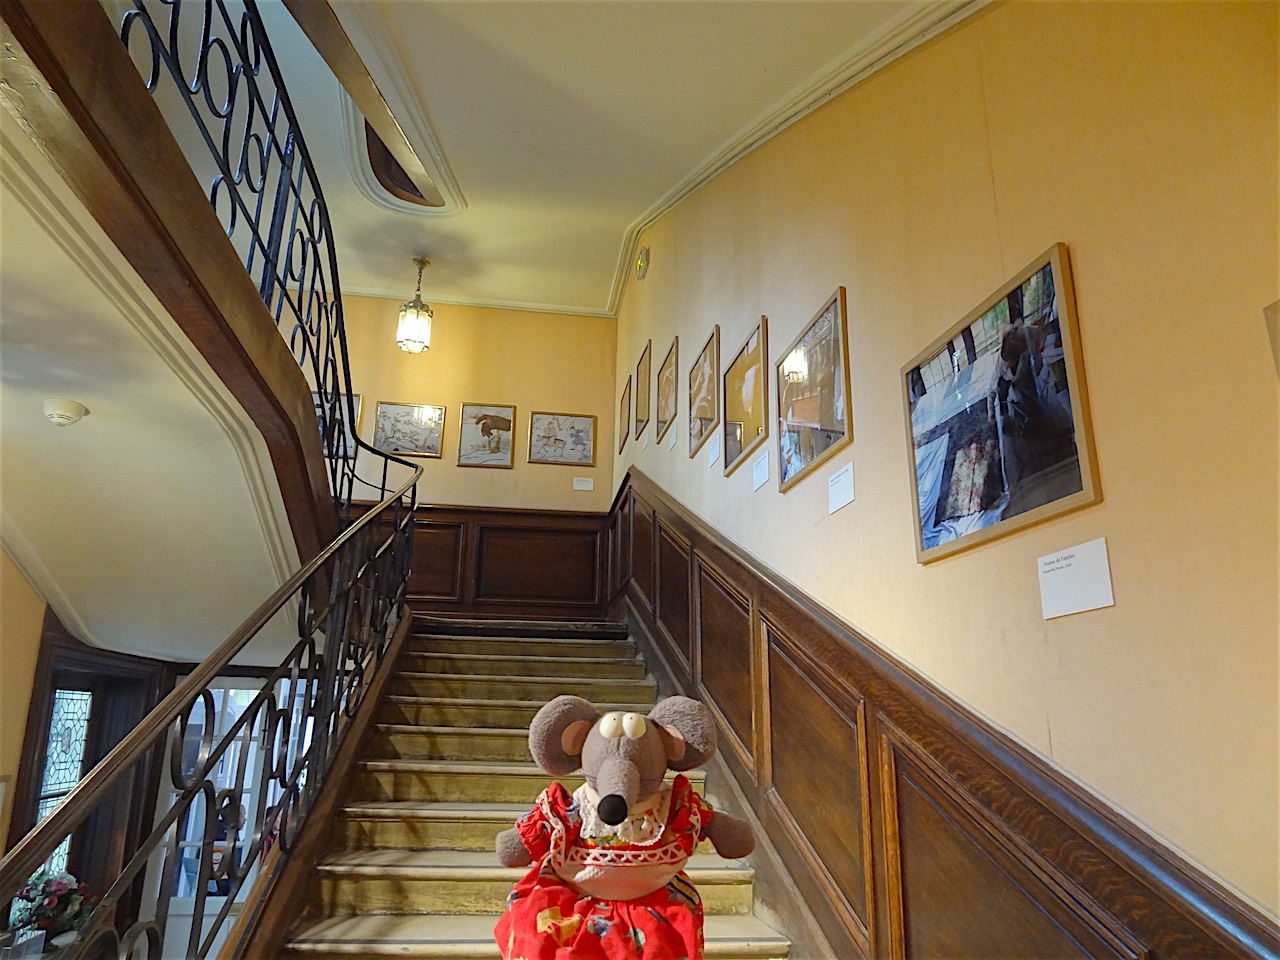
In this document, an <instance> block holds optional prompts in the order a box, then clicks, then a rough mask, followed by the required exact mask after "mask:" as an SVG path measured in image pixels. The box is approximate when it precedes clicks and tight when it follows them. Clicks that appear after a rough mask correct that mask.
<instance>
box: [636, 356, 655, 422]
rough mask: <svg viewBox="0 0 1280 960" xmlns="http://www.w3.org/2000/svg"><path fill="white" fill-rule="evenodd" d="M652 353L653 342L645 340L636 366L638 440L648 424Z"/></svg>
mask: <svg viewBox="0 0 1280 960" xmlns="http://www.w3.org/2000/svg"><path fill="white" fill-rule="evenodd" d="M652 352H653V341H652V340H646V341H645V344H644V352H643V353H641V354H640V362H639V363H637V364H636V439H637V440H639V439H640V434H642V433H644V428H645V425H646V424H648V422H649V381H650V380H651V379H652V378H651V377H650V376H649V374H650V372H651V354H652Z"/></svg>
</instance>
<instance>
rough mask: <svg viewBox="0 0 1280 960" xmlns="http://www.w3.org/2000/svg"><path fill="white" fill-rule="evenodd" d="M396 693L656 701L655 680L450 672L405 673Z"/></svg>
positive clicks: (540, 700) (395, 685)
mask: <svg viewBox="0 0 1280 960" xmlns="http://www.w3.org/2000/svg"><path fill="white" fill-rule="evenodd" d="M391 692H392V693H393V694H397V695H401V696H405V695H407V696H416V697H461V698H463V699H464V700H483V699H489V698H492V699H506V700H532V701H535V702H537V703H539V704H542V703H546V702H547V701H548V700H550V699H552V698H553V697H557V696H559V695H560V694H562V693H571V694H574V695H576V696H579V697H586V698H587V699H588V700H591V701H593V702H594V701H596V700H635V699H639V700H641V701H646V700H653V699H654V698H655V697H656V696H657V692H658V685H657V683H655V682H654V681H653V680H652V679H650V678H646V679H643V680H612V679H606V680H594V679H591V678H584V677H548V678H544V677H529V676H519V675H517V676H471V677H462V676H455V675H453V674H448V673H401V674H399V675H398V676H396V677H395V678H394V679H393V680H392V691H391Z"/></svg>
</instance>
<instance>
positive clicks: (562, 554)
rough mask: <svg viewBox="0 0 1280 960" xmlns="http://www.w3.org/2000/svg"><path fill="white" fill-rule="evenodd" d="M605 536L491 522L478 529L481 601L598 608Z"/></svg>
mask: <svg viewBox="0 0 1280 960" xmlns="http://www.w3.org/2000/svg"><path fill="white" fill-rule="evenodd" d="M599 552H600V535H599V533H598V532H596V531H592V530H550V529H545V528H538V529H531V528H529V527H505V526H494V525H490V524H484V525H481V526H480V527H479V528H478V530H477V545H476V553H477V557H476V595H475V596H476V601H477V602H485V601H489V602H502V603H506V602H512V601H514V602H523V603H529V602H532V601H533V600H535V599H541V600H545V601H548V602H553V603H580V604H587V605H592V606H594V605H596V604H597V603H598V602H599V599H600V598H599V584H598V583H597V582H596V577H595V574H596V571H597V569H598V567H599V564H600V557H599Z"/></svg>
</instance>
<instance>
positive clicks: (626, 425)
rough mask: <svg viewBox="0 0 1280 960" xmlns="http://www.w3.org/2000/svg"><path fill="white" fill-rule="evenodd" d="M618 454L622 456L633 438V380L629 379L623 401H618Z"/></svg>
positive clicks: (624, 389) (623, 393)
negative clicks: (619, 438)
mask: <svg viewBox="0 0 1280 960" xmlns="http://www.w3.org/2000/svg"><path fill="white" fill-rule="evenodd" d="M618 436H620V437H621V438H622V439H621V440H619V441H618V453H619V454H621V453H622V451H623V449H624V448H625V447H626V445H627V438H628V437H630V436H631V378H630V377H627V385H626V386H625V387H623V388H622V399H620V400H619V401H618Z"/></svg>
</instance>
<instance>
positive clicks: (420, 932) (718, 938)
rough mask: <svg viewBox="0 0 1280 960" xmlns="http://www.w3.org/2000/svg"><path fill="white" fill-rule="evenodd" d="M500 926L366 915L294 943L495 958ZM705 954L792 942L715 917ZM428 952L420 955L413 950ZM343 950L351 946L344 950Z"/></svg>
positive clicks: (747, 920) (762, 926) (330, 921)
mask: <svg viewBox="0 0 1280 960" xmlns="http://www.w3.org/2000/svg"><path fill="white" fill-rule="evenodd" d="M497 922H498V917H497V915H496V914H489V915H479V916H476V915H472V916H452V915H445V914H397V913H382V914H362V915H357V916H334V917H326V918H325V919H323V920H320V921H318V922H316V923H314V924H312V925H311V926H309V927H306V928H305V929H303V930H301V931H300V932H299V933H298V934H296V935H295V936H294V937H293V938H292V939H291V940H290V942H289V944H288V945H289V947H291V948H292V949H294V950H297V951H305V950H308V949H310V950H312V951H316V952H319V951H321V950H330V951H332V952H348V951H349V952H350V953H352V954H353V955H362V956H374V955H379V954H383V955H394V956H432V955H433V954H432V952H429V950H430V948H432V947H436V948H439V949H438V950H437V951H436V953H437V955H442V956H450V955H452V954H449V953H448V952H446V951H447V950H448V949H449V948H458V947H463V946H473V947H480V948H482V949H484V948H490V949H491V951H492V952H491V953H488V952H486V953H476V954H475V955H476V956H491V955H492V956H496V955H497V946H496V945H495V944H494V941H493V927H494V925H495V924H496V923H497ZM704 937H705V943H706V954H705V955H706V956H708V957H714V956H725V955H726V953H725V948H726V947H739V948H741V947H742V946H744V945H747V944H756V945H760V946H763V947H768V948H772V949H773V950H774V951H776V952H774V953H769V954H767V955H769V956H785V955H786V951H787V947H788V941H787V939H786V938H785V937H784V936H782V935H781V934H780V933H778V932H777V931H776V930H774V929H773V928H772V927H770V926H768V925H767V924H766V923H764V922H763V921H761V920H759V919H757V918H756V917H754V916H751V915H749V914H748V915H745V916H710V917H707V918H706V922H705V925H704ZM415 947H417V948H427V951H424V952H419V951H418V950H415V949H414V948H415ZM343 948H346V949H345V951H344V949H343Z"/></svg>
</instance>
